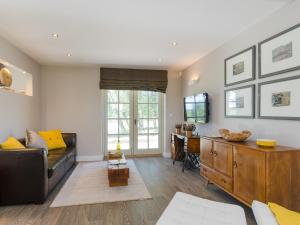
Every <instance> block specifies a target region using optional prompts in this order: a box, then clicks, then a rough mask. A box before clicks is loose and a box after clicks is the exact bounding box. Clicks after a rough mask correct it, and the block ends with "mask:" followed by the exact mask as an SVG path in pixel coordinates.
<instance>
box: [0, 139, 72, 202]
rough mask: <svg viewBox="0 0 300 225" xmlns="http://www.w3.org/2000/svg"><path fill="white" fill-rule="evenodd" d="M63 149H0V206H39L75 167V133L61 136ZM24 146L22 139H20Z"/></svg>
mask: <svg viewBox="0 0 300 225" xmlns="http://www.w3.org/2000/svg"><path fill="white" fill-rule="evenodd" d="M62 135H63V139H64V141H65V143H66V145H67V148H66V149H56V150H51V151H49V153H48V156H47V154H46V152H45V151H44V150H43V149H22V150H13V151H3V150H1V149H0V205H15V204H26V203H35V204H42V203H43V202H44V201H45V200H46V198H47V196H48V195H49V193H50V192H51V191H52V190H53V189H54V187H55V186H56V185H57V184H58V182H59V181H60V180H61V179H62V178H63V177H64V175H65V174H66V173H67V172H68V171H69V170H70V169H71V168H72V167H73V166H74V165H75V164H76V134H75V133H63V134H62ZM20 141H21V142H22V143H23V144H25V143H24V142H25V139H21V140H20Z"/></svg>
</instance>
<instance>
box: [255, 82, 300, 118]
mask: <svg viewBox="0 0 300 225" xmlns="http://www.w3.org/2000/svg"><path fill="white" fill-rule="evenodd" d="M299 86H300V76H294V77H288V78H283V79H277V80H272V81H267V82H263V83H260V84H258V95H259V102H258V118H260V119H278V120H300V98H299V96H300V89H299Z"/></svg>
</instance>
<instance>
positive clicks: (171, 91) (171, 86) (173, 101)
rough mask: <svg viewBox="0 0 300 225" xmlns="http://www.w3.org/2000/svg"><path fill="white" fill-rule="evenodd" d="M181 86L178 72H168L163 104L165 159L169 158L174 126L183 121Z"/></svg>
mask: <svg viewBox="0 0 300 225" xmlns="http://www.w3.org/2000/svg"><path fill="white" fill-rule="evenodd" d="M181 86H182V85H181V77H179V74H178V72H177V71H168V88H167V91H166V103H165V106H166V107H165V108H166V110H165V141H166V143H165V149H164V156H165V157H171V151H170V142H171V133H172V132H174V131H175V124H176V123H181V122H182V121H183V120H184V118H183V98H182V90H181Z"/></svg>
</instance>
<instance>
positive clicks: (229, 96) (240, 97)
mask: <svg viewBox="0 0 300 225" xmlns="http://www.w3.org/2000/svg"><path fill="white" fill-rule="evenodd" d="M224 96H225V117H227V118H254V117H255V85H254V84H253V85H248V86H244V87H239V88H233V89H229V90H225V94H224Z"/></svg>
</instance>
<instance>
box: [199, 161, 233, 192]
mask: <svg viewBox="0 0 300 225" xmlns="http://www.w3.org/2000/svg"><path fill="white" fill-rule="evenodd" d="M200 173H201V175H202V176H204V177H206V178H207V179H208V180H210V181H212V182H213V183H215V184H217V185H219V186H221V187H223V188H224V189H225V190H227V191H229V192H232V179H231V178H230V177H227V176H225V175H223V174H221V173H219V172H217V171H215V170H213V169H211V168H209V167H207V166H204V165H201V169H200Z"/></svg>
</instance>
